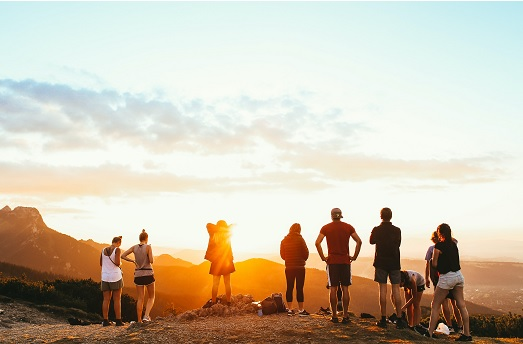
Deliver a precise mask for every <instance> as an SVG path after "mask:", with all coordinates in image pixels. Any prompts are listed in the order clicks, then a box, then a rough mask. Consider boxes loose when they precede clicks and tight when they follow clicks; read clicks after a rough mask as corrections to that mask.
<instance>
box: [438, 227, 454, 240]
mask: <svg viewBox="0 0 523 344" xmlns="http://www.w3.org/2000/svg"><path fill="white" fill-rule="evenodd" d="M438 236H439V237H440V241H447V240H452V230H451V229H450V226H449V225H447V224H446V223H442V224H441V225H439V226H438Z"/></svg>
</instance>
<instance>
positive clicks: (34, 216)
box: [0, 206, 523, 315]
mask: <svg viewBox="0 0 523 344" xmlns="http://www.w3.org/2000/svg"><path fill="white" fill-rule="evenodd" d="M0 235H2V238H3V240H2V242H0V252H1V254H0V261H3V262H6V263H10V264H15V265H18V266H22V267H27V268H31V269H34V270H37V271H42V272H46V273H53V274H56V275H61V276H68V277H71V278H82V279H83V278H91V279H93V280H95V281H99V280H100V266H99V256H100V252H101V250H102V249H103V248H104V247H106V246H107V244H104V243H97V242H95V241H93V240H77V239H75V238H73V237H70V236H68V235H65V234H62V233H59V232H57V231H55V230H53V229H51V228H49V227H47V225H46V224H45V222H44V221H43V219H42V216H41V215H40V213H39V212H38V210H37V209H35V208H29V207H16V208H15V209H11V208H9V207H8V206H6V207H4V208H3V209H2V210H0ZM155 259H156V260H155V264H154V270H155V277H156V292H157V294H156V296H157V297H156V303H155V308H154V312H153V315H160V314H163V313H164V311H165V310H166V309H171V310H172V309H175V310H176V311H177V312H180V311H185V310H188V309H194V308H199V307H201V306H202V305H203V304H204V303H205V302H206V301H207V300H208V299H209V297H210V295H211V283H212V278H211V276H210V275H209V274H208V272H209V267H210V263H208V262H203V263H200V264H193V263H191V262H188V261H186V260H184V259H180V258H175V257H172V256H171V255H168V254H161V255H159V256H158V257H155ZM421 262H423V261H421ZM311 263H312V262H311ZM357 263H359V264H361V267H363V266H364V265H365V266H370V268H372V264H371V263H370V264H368V263H366V262H365V261H364V260H362V261H361V262H360V261H359V260H358V261H357ZM412 264H413V265H412V266H414V263H412ZM478 264H479V266H481V264H480V263H478ZM311 265H313V264H309V266H311ZM404 265H405V264H404ZM235 266H236V272H235V273H234V274H233V275H232V277H231V282H232V288H233V293H234V294H250V295H252V296H253V297H254V299H256V300H262V299H263V298H265V297H266V296H268V295H270V294H271V293H274V292H282V293H284V292H285V273H284V270H285V267H284V265H283V264H281V262H280V263H278V262H274V261H270V260H268V259H261V258H252V259H247V260H244V261H241V262H235ZM522 267H523V264H519V265H516V271H520V270H519V269H521V268H522ZM354 268H355V269H354V271H355V272H354V276H353V285H352V286H351V287H350V292H351V306H350V310H351V311H352V312H354V313H356V314H359V313H361V312H365V313H371V314H375V315H378V314H379V306H378V287H377V285H376V283H375V282H374V281H372V280H371V279H369V278H367V277H369V276H368V275H367V272H365V273H364V274H360V275H361V276H358V273H357V272H356V270H357V269H356V264H355V265H354ZM407 268H408V267H407ZM412 269H413V268H412ZM417 269H418V271H420V272H421V271H423V270H420V269H419V268H417ZM122 270H123V272H124V283H125V288H124V292H126V293H128V294H129V295H131V296H134V295H135V293H136V292H135V289H134V284H133V272H134V265H133V264H132V263H129V262H126V261H124V262H123V265H122ZM512 272H514V267H512ZM366 275H367V276H366ZM362 276H363V277H362ZM483 276H484V277H485V275H484V274H483ZM500 276H504V275H503V274H502V273H501V272H500V271H498V274H496V275H495V279H496V280H497V279H499V278H500ZM520 276H521V274H520ZM487 277H488V276H487ZM487 279H488V278H487ZM505 281H506V280H505ZM483 282H484V281H483ZM520 285H521V284H520ZM220 293H223V285H221V286H220ZM305 297H306V303H305V304H306V308H308V309H309V310H310V311H316V310H318V309H319V308H320V307H328V290H327V289H326V274H325V271H324V269H323V268H322V269H317V268H308V269H307V272H306V282H305ZM430 301H431V295H424V297H423V300H422V305H423V306H424V309H425V311H424V312H425V313H426V312H427V309H428V307H429V306H430ZM468 307H469V312H470V313H472V314H500V313H501V311H500V310H495V309H491V308H488V307H485V306H482V305H478V304H475V303H471V302H469V303H468ZM389 309H390V312H392V306H390V308H389Z"/></svg>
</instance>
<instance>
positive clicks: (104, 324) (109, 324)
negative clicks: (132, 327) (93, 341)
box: [102, 319, 111, 326]
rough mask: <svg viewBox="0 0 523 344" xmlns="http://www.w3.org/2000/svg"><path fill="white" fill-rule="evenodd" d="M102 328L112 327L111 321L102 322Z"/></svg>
mask: <svg viewBox="0 0 523 344" xmlns="http://www.w3.org/2000/svg"><path fill="white" fill-rule="evenodd" d="M102 326H111V323H110V322H109V320H107V319H104V321H103V322H102Z"/></svg>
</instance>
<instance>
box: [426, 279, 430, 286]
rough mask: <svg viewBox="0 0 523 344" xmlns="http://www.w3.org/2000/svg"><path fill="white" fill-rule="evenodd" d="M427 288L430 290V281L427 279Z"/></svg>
mask: <svg viewBox="0 0 523 344" xmlns="http://www.w3.org/2000/svg"><path fill="white" fill-rule="evenodd" d="M425 286H426V287H427V288H430V280H428V279H427V282H425Z"/></svg>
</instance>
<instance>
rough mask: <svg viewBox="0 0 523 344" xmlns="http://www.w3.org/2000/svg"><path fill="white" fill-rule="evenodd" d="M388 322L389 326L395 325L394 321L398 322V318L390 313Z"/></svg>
mask: <svg viewBox="0 0 523 344" xmlns="http://www.w3.org/2000/svg"><path fill="white" fill-rule="evenodd" d="M388 321H389V322H390V323H391V324H395V323H396V321H398V316H397V315H396V313H392V315H391V316H390V317H389V318H388Z"/></svg>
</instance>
